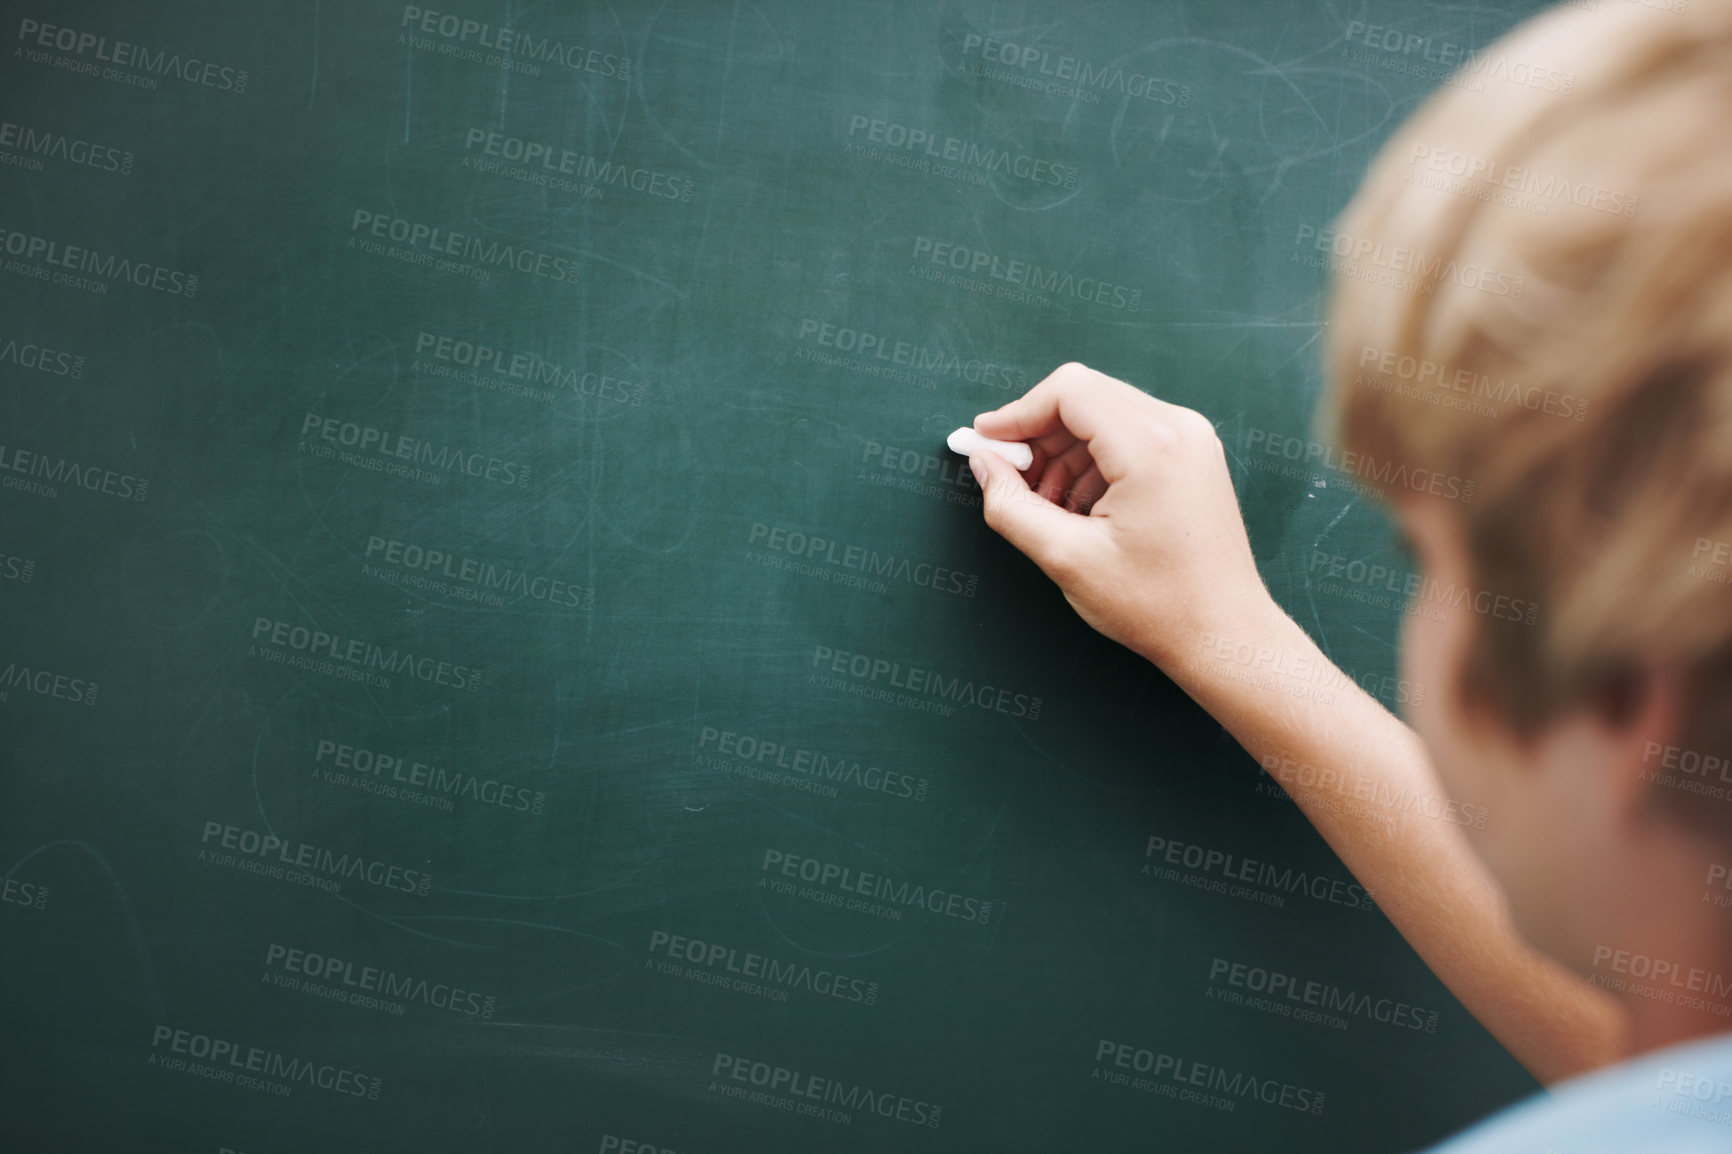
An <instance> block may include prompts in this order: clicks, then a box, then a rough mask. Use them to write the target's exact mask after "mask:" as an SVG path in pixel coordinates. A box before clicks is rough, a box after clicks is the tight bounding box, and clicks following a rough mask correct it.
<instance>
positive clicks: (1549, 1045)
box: [1145, 600, 1625, 1083]
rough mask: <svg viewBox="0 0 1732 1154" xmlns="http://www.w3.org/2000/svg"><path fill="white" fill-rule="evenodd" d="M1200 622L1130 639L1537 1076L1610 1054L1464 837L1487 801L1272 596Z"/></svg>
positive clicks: (1583, 994) (1563, 974)
mask: <svg viewBox="0 0 1732 1154" xmlns="http://www.w3.org/2000/svg"><path fill="white" fill-rule="evenodd" d="M1212 626H1213V628H1212V629H1210V630H1208V631H1199V632H1198V633H1197V634H1196V635H1195V636H1194V637H1193V638H1192V640H1191V641H1190V642H1188V643H1185V645H1184V647H1183V648H1180V649H1177V650H1174V649H1170V648H1169V649H1166V650H1164V651H1161V652H1158V653H1156V652H1153V651H1152V650H1153V647H1150V649H1151V651H1150V652H1148V653H1146V654H1145V655H1146V656H1150V657H1151V659H1154V660H1156V661H1157V663H1158V664H1160V665H1161V666H1162V668H1163V669H1165V670H1166V672H1167V673H1168V675H1169V676H1171V677H1172V678H1173V679H1174V680H1175V681H1176V682H1177V683H1178V684H1179V685H1180V686H1181V687H1182V688H1184V690H1185V691H1186V692H1187V693H1189V694H1190V695H1191V697H1192V698H1193V699H1195V700H1196V701H1197V703H1198V704H1200V705H1202V706H1203V707H1204V708H1205V709H1207V710H1208V711H1209V712H1210V714H1212V715H1213V716H1214V717H1215V718H1216V720H1218V721H1219V722H1220V723H1221V724H1222V725H1223V726H1225V727H1226V729H1227V730H1228V731H1229V732H1230V733H1232V734H1233V736H1234V737H1235V738H1237V739H1238V741H1239V743H1240V744H1241V745H1243V746H1244V747H1245V749H1246V751H1247V752H1249V753H1250V754H1251V756H1252V757H1254V758H1256V759H1257V761H1258V763H1259V764H1261V765H1262V766H1263V767H1264V769H1265V770H1266V771H1267V772H1268V773H1269V774H1270V776H1271V777H1273V778H1274V779H1275V780H1276V781H1277V782H1279V783H1280V784H1281V785H1282V786H1283V788H1285V789H1286V790H1287V792H1288V793H1289V794H1290V795H1291V796H1292V798H1293V800H1294V801H1295V802H1296V803H1297V804H1298V806H1299V808H1300V809H1301V810H1303V811H1304V813H1305V815H1306V816H1307V817H1308V818H1309V819H1310V820H1311V822H1312V824H1313V825H1314V826H1315V827H1316V828H1317V830H1318V832H1319V833H1321V834H1322V835H1323V837H1324V839H1325V840H1326V841H1327V842H1328V843H1329V845H1330V847H1331V848H1333V849H1334V851H1335V852H1336V854H1337V855H1338V856H1339V857H1340V858H1341V860H1342V862H1343V863H1345V864H1346V866H1347V868H1348V869H1350V870H1352V871H1353V874H1354V875H1355V876H1356V877H1357V878H1358V879H1359V880H1360V882H1361V883H1362V884H1363V885H1365V887H1366V888H1367V890H1369V891H1370V892H1371V893H1372V895H1373V897H1374V899H1375V900H1376V901H1377V903H1378V904H1379V905H1380V906H1381V907H1382V908H1383V910H1384V912H1385V914H1386V915H1387V916H1388V917H1389V919H1390V921H1391V922H1393V923H1394V925H1395V927H1396V929H1397V930H1399V931H1400V932H1401V934H1402V936H1403V937H1404V938H1406V939H1407V941H1408V943H1409V944H1410V945H1412V946H1413V948H1414V949H1415V950H1416V951H1417V952H1418V953H1419V955H1420V957H1421V958H1423V959H1424V960H1425V962H1426V964H1427V965H1429V966H1430V967H1431V969H1432V970H1433V972H1435V973H1436V974H1437V975H1438V977H1439V978H1440V979H1441V980H1442V981H1443V983H1444V984H1445V985H1446V986H1448V987H1449V989H1450V991H1451V992H1452V993H1453V994H1455V996H1456V997H1457V998H1459V999H1460V1000H1461V1002H1462V1003H1463V1004H1464V1005H1465V1006H1467V1008H1468V1009H1469V1010H1470V1011H1471V1012H1472V1013H1473V1014H1474V1016H1475V1017H1477V1018H1478V1019H1479V1020H1480V1022H1481V1023H1483V1024H1484V1025H1485V1027H1486V1028H1487V1029H1488V1030H1489V1031H1491V1033H1492V1034H1493V1035H1494V1036H1496V1037H1497V1039H1498V1040H1499V1041H1500V1042H1502V1043H1503V1045H1504V1046H1505V1047H1506V1048H1507V1049H1508V1050H1509V1051H1510V1052H1511V1053H1512V1054H1514V1055H1515V1056H1516V1058H1517V1059H1518V1060H1519V1061H1520V1062H1521V1063H1522V1064H1523V1065H1524V1066H1526V1067H1527V1068H1528V1069H1529V1070H1530V1071H1531V1072H1532V1073H1533V1074H1534V1076H1535V1077H1537V1078H1539V1079H1540V1080H1541V1081H1543V1082H1548V1083H1549V1082H1555V1081H1558V1080H1560V1079H1562V1078H1565V1077H1568V1076H1570V1075H1573V1074H1578V1073H1583V1072H1585V1071H1587V1070H1590V1069H1593V1068H1595V1067H1597V1066H1600V1065H1603V1064H1605V1063H1607V1062H1610V1061H1613V1060H1615V1059H1617V1058H1618V1057H1620V1056H1621V1055H1622V1053H1623V1051H1624V1048H1625V1038H1624V1032H1625V1026H1624V1017H1623V1011H1622V1010H1621V1009H1620V1008H1619V1007H1618V1006H1617V1003H1616V1002H1615V1001H1614V1000H1613V999H1612V998H1611V997H1610V995H1608V994H1606V993H1605V992H1603V991H1601V990H1599V989H1597V988H1595V987H1593V986H1591V985H1589V984H1588V983H1587V982H1585V981H1583V980H1582V979H1580V978H1578V977H1576V976H1575V975H1574V974H1571V973H1569V972H1568V971H1567V970H1565V969H1563V968H1562V967H1561V966H1558V965H1557V964H1556V963H1554V962H1552V961H1550V960H1549V959H1547V958H1545V957H1544V956H1543V955H1541V954H1539V953H1538V952H1536V951H1535V950H1533V949H1532V948H1531V947H1530V946H1528V945H1527V944H1526V943H1525V942H1524V941H1523V940H1522V939H1521V938H1520V937H1519V935H1518V934H1517V933H1516V931H1515V928H1514V927H1513V926H1512V925H1511V923H1510V920H1509V917H1508V915H1507V913H1506V912H1505V907H1504V903H1503V898H1502V894H1501V892H1500V891H1499V889H1498V887H1497V884H1496V882H1495V881H1494V880H1493V879H1492V877H1491V876H1490V874H1489V873H1488V872H1487V871H1486V869H1485V867H1484V866H1483V865H1482V864H1481V862H1480V861H1479V859H1478V858H1477V857H1476V856H1475V855H1474V853H1473V851H1472V848H1471V847H1470V846H1469V844H1468V840H1467V837H1466V833H1465V828H1466V827H1467V826H1470V825H1474V824H1483V823H1485V822H1490V821H1496V820H1497V814H1495V813H1485V812H1483V811H1479V810H1476V809H1474V808H1473V807H1463V806H1461V805H1459V804H1456V803H1453V802H1451V801H1449V799H1448V798H1447V797H1446V795H1445V794H1444V791H1443V789H1442V787H1441V785H1440V784H1439V782H1438V780H1437V777H1436V774H1435V773H1434V771H1433V770H1432V768H1431V763H1430V761H1429V759H1428V758H1427V756H1426V754H1425V750H1424V748H1423V746H1422V745H1421V743H1420V741H1419V738H1418V736H1417V735H1416V734H1414V732H1413V731H1412V730H1411V729H1409V728H1408V727H1407V726H1406V725H1404V724H1403V723H1402V722H1401V721H1400V720H1399V719H1398V718H1396V717H1395V716H1394V715H1393V714H1391V713H1390V712H1389V711H1388V710H1387V709H1385V708H1383V706H1381V705H1380V704H1378V703H1377V701H1375V700H1374V699H1373V698H1371V697H1370V696H1369V695H1368V694H1366V693H1365V691H1364V690H1362V689H1361V688H1360V687H1359V686H1358V685H1356V684H1355V683H1354V682H1353V681H1352V680H1351V679H1350V678H1348V677H1347V676H1346V675H1345V674H1343V673H1342V672H1341V671H1340V670H1339V669H1338V668H1337V667H1336V666H1334V665H1333V664H1332V663H1330V662H1329V660H1328V659H1327V658H1326V657H1324V656H1323V654H1322V652H1321V651H1320V650H1318V649H1317V647H1316V645H1315V644H1313V643H1312V641H1311V639H1310V638H1309V637H1307V636H1306V634H1305V632H1304V630H1302V629H1300V628H1299V626H1298V625H1297V624H1295V623H1294V622H1293V621H1292V619H1291V618H1289V617H1288V616H1287V615H1286V614H1285V613H1283V612H1282V611H1281V610H1280V608H1279V606H1277V605H1275V604H1274V602H1273V601H1272V600H1271V601H1266V602H1261V603H1257V604H1255V605H1253V607H1251V608H1248V609H1241V610H1238V611H1235V612H1234V613H1232V615H1231V616H1228V617H1225V618H1222V619H1220V620H1218V621H1215V622H1213V623H1212ZM1167 640H1168V641H1169V642H1170V640H1171V639H1170V638H1168V639H1167ZM1427 688H1430V689H1431V690H1432V691H1435V687H1410V689H1417V690H1419V691H1425V690H1426V689H1427Z"/></svg>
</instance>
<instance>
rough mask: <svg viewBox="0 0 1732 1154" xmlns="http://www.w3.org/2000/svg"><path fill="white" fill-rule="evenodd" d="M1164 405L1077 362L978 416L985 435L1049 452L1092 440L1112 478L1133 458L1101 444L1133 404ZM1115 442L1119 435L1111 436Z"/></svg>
mask: <svg viewBox="0 0 1732 1154" xmlns="http://www.w3.org/2000/svg"><path fill="white" fill-rule="evenodd" d="M1150 402H1153V403H1154V404H1156V405H1159V404H1160V403H1161V402H1159V401H1155V400H1154V398H1152V397H1150V396H1149V395H1148V394H1146V393H1143V392H1140V391H1139V390H1137V389H1135V388H1132V387H1131V386H1130V385H1127V384H1125V383H1124V382H1123V381H1119V380H1115V379H1113V378H1112V377H1109V376H1107V375H1106V374H1105V373H1100V372H1096V371H1095V370H1094V369H1091V368H1088V367H1087V366H1086V365H1080V364H1077V363H1075V362H1072V363H1070V364H1064V365H1060V366H1059V367H1058V368H1056V369H1054V370H1053V371H1052V373H1050V374H1049V375H1048V376H1047V377H1046V379H1044V380H1042V381H1041V382H1040V383H1039V384H1037V385H1036V386H1035V387H1034V388H1032V389H1030V390H1029V391H1028V392H1026V393H1024V394H1023V395H1022V396H1021V397H1019V398H1017V399H1016V400H1014V401H1011V402H1010V403H1009V404H1006V405H1002V406H1000V407H999V408H997V409H994V410H992V411H991V412H988V413H981V414H980V415H979V416H977V417H976V418H975V419H974V427H975V428H976V429H977V430H978V431H979V432H980V433H981V435H983V436H987V437H996V438H998V439H1001V440H1018V441H1031V442H1033V443H1034V444H1035V445H1036V446H1038V447H1040V448H1042V449H1048V450H1049V451H1048V452H1047V454H1046V455H1047V456H1048V457H1051V456H1055V455H1057V451H1062V449H1063V448H1064V447H1065V446H1066V445H1067V444H1068V443H1069V442H1070V441H1071V440H1072V439H1073V438H1074V439H1075V440H1078V441H1086V442H1088V444H1089V451H1090V453H1091V454H1092V455H1093V457H1094V460H1095V463H1096V464H1097V465H1099V466H1100V469H1101V474H1102V476H1104V477H1105V478H1106V479H1107V480H1108V481H1109V482H1110V481H1115V480H1117V479H1118V478H1119V477H1122V476H1123V475H1124V474H1125V471H1126V469H1127V468H1128V466H1129V461H1128V460H1125V459H1124V458H1123V457H1122V456H1121V454H1120V453H1118V452H1114V451H1113V448H1112V446H1111V445H1110V444H1108V445H1100V444H1097V443H1096V442H1097V441H1098V440H1099V438H1100V437H1101V436H1102V435H1103V434H1104V433H1108V432H1110V431H1112V430H1114V429H1117V428H1122V427H1123V424H1124V421H1123V418H1124V416H1125V409H1126V405H1127V404H1148V403H1150ZM1108 440H1109V441H1112V440H1116V438H1108Z"/></svg>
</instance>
